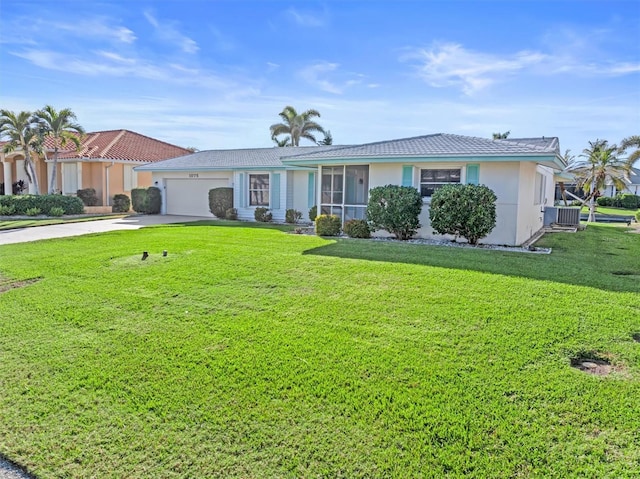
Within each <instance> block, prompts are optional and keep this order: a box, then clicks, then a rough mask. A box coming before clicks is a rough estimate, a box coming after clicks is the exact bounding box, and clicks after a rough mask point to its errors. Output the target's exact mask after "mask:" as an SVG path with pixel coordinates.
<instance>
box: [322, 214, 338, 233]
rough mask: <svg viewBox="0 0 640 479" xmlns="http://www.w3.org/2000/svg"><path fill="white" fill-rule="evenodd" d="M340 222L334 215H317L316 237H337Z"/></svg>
mask: <svg viewBox="0 0 640 479" xmlns="http://www.w3.org/2000/svg"><path fill="white" fill-rule="evenodd" d="M341 227H342V221H340V218H339V217H338V216H336V215H319V216H317V217H316V234H317V235H318V236H338V235H339V234H340V229H341Z"/></svg>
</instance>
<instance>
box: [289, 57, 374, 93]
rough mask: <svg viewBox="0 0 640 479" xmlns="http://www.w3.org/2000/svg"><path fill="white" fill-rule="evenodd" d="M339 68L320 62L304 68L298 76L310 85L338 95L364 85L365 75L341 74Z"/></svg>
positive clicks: (337, 65)
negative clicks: (355, 86) (348, 89)
mask: <svg viewBox="0 0 640 479" xmlns="http://www.w3.org/2000/svg"><path fill="white" fill-rule="evenodd" d="M339 66H340V65H339V64H338V63H330V62H318V63H314V64H312V65H309V66H307V67H306V68H303V69H302V70H300V71H299V72H298V75H299V76H300V78H302V79H303V80H305V81H306V82H307V83H308V84H309V85H311V86H314V87H316V88H318V89H320V90H322V91H326V92H328V93H333V94H336V95H340V94H342V93H344V91H345V90H346V89H347V88H349V87H352V86H354V85H358V84H360V83H362V79H361V78H362V77H363V75H360V74H357V73H346V74H343V73H340V72H339V71H338V68H339ZM353 77H355V78H353Z"/></svg>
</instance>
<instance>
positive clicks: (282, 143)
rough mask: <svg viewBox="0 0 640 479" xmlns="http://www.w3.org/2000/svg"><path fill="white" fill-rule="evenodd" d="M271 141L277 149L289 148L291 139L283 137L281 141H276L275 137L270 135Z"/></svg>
mask: <svg viewBox="0 0 640 479" xmlns="http://www.w3.org/2000/svg"><path fill="white" fill-rule="evenodd" d="M271 140H272V141H273V142H274V143H275V144H276V145H277V146H278V147H279V148H283V147H285V146H291V137H290V136H285V137H284V138H283V139H282V140H278V137H277V136H274V135H271Z"/></svg>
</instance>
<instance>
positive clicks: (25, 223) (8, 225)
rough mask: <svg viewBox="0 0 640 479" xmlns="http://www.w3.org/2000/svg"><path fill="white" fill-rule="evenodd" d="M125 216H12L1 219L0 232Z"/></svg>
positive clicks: (123, 215)
mask: <svg viewBox="0 0 640 479" xmlns="http://www.w3.org/2000/svg"><path fill="white" fill-rule="evenodd" d="M125 216H127V215H125V214H122V215H121V214H115V215H112V214H110V215H90V216H84V215H83V216H62V217H51V216H50V217H45V218H20V219H14V218H11V217H10V216H4V217H2V218H0V231H2V230H15V229H19V228H32V227H35V226H49V225H59V224H63V223H84V222H85V221H97V220H112V219H116V218H123V217H125Z"/></svg>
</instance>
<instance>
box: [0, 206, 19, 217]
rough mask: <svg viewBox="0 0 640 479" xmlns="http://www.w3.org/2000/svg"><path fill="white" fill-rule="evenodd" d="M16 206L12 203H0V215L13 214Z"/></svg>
mask: <svg viewBox="0 0 640 479" xmlns="http://www.w3.org/2000/svg"><path fill="white" fill-rule="evenodd" d="M15 212H16V207H15V206H14V205H7V206H4V205H0V216H11V215H12V214H15Z"/></svg>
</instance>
